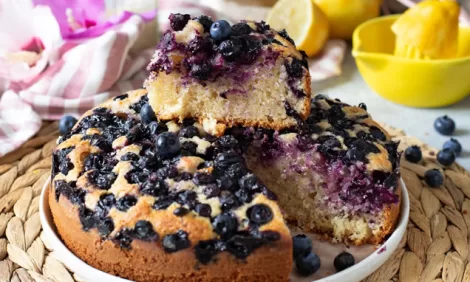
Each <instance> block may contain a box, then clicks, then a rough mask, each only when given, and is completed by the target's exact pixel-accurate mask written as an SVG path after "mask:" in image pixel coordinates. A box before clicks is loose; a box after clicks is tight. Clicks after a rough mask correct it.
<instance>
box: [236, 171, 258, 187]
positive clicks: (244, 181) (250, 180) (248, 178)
mask: <svg viewBox="0 0 470 282" xmlns="http://www.w3.org/2000/svg"><path fill="white" fill-rule="evenodd" d="M238 185H240V188H243V189H247V190H256V188H258V178H257V177H256V176H255V175H254V174H252V173H250V174H247V175H244V176H243V177H242V178H240V179H239V180H238Z"/></svg>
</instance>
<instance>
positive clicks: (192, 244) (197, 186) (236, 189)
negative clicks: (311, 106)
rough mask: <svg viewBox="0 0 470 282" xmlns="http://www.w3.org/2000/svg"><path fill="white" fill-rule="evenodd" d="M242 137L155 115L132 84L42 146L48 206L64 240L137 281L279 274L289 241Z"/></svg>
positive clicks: (285, 266)
mask: <svg viewBox="0 0 470 282" xmlns="http://www.w3.org/2000/svg"><path fill="white" fill-rule="evenodd" d="M242 141H243V140H237V139H236V138H235V137H234V136H232V135H228V134H227V135H224V136H222V137H214V136H213V135H209V134H207V133H205V132H204V131H203V130H202V127H201V126H200V125H199V123H196V122H195V121H194V120H191V119H184V120H182V122H181V123H179V124H177V123H176V122H174V121H168V122H164V121H157V118H156V116H155V113H154V112H153V110H152V109H151V108H150V107H149V104H148V97H147V93H146V91H144V90H136V91H133V92H129V93H126V94H123V95H121V96H117V97H115V98H113V99H111V100H109V101H107V102H105V103H104V104H102V105H101V106H99V107H97V108H95V109H92V110H90V111H88V112H87V113H85V115H84V116H83V117H82V118H81V119H80V120H79V121H78V123H77V124H76V125H75V126H74V128H73V129H72V130H71V131H70V132H69V133H67V134H65V135H64V136H63V137H61V138H60V140H59V142H58V146H57V148H56V149H55V151H54V153H53V168H52V188H51V193H49V204H50V207H51V212H52V215H53V219H54V223H55V225H56V227H57V231H58V233H59V235H60V236H61V238H62V239H63V241H64V242H65V244H66V245H67V247H68V248H69V249H70V250H71V251H73V252H74V253H75V254H76V255H77V256H78V257H80V258H81V259H82V260H84V261H85V262H87V263H88V264H90V265H92V266H94V267H96V268H98V269H101V270H103V271H105V272H108V273H111V274H115V275H118V276H120V277H124V278H127V279H132V280H137V281H287V280H288V276H289V273H290V271H291V268H292V241H291V237H290V233H289V229H288V228H287V226H286V224H285V222H284V219H283V216H282V214H281V211H280V209H279V207H278V205H277V203H276V201H275V200H276V196H275V194H274V193H272V192H271V191H270V190H268V189H267V187H266V186H265V185H264V184H263V183H262V181H261V180H260V179H259V178H257V177H256V176H255V175H254V174H253V173H252V172H251V171H250V170H249V169H248V168H247V165H246V161H245V159H244V157H243V147H242V145H243V144H244V143H243V142H242Z"/></svg>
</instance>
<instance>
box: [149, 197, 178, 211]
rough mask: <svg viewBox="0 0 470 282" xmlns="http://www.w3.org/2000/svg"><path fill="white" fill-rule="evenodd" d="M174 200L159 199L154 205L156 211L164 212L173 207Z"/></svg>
mask: <svg viewBox="0 0 470 282" xmlns="http://www.w3.org/2000/svg"><path fill="white" fill-rule="evenodd" d="M173 202H174V201H173V199H172V198H159V199H158V200H157V201H155V203H154V204H153V208H154V209H156V210H164V209H166V208H168V207H169V206H171V204H173Z"/></svg>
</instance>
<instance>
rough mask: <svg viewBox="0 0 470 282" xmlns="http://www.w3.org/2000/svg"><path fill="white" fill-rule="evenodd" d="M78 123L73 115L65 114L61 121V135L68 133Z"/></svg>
mask: <svg viewBox="0 0 470 282" xmlns="http://www.w3.org/2000/svg"><path fill="white" fill-rule="evenodd" d="M76 123H77V119H76V118H74V117H73V116H63V117H62V118H61V119H60V121H59V132H60V134H61V135H64V134H66V133H67V132H69V131H70V130H72V128H73V126H74V125H75V124H76Z"/></svg>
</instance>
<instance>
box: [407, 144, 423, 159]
mask: <svg viewBox="0 0 470 282" xmlns="http://www.w3.org/2000/svg"><path fill="white" fill-rule="evenodd" d="M422 158H423V154H422V153H421V148H420V147H419V146H410V147H408V148H406V150H405V159H406V160H407V161H409V162H412V163H417V162H419V161H420V160H421V159H422Z"/></svg>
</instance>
